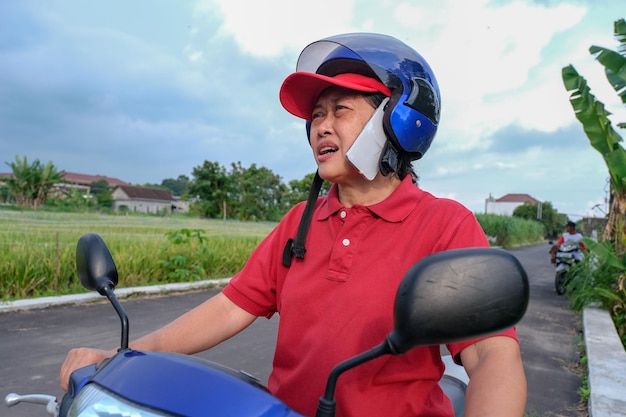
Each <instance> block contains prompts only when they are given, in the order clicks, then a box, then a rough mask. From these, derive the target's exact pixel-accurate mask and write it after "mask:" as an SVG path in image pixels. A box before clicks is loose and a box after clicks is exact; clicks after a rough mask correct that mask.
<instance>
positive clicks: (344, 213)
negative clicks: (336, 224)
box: [339, 211, 348, 219]
mask: <svg viewBox="0 0 626 417" xmlns="http://www.w3.org/2000/svg"><path fill="white" fill-rule="evenodd" d="M339 215H340V216H341V218H342V219H345V218H346V216H347V215H348V213H346V212H345V211H342V212H341V214H339Z"/></svg>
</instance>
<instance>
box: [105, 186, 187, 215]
mask: <svg viewBox="0 0 626 417" xmlns="http://www.w3.org/2000/svg"><path fill="white" fill-rule="evenodd" d="M112 197H113V209H114V210H115V211H118V210H120V209H121V210H128V211H134V212H138V213H155V214H156V213H163V212H165V213H171V212H172V208H175V207H176V203H177V202H176V200H175V199H174V197H172V195H171V194H170V193H169V192H168V191H167V190H162V189H159V188H145V187H136V186H133V185H118V186H117V187H115V189H113V194H112Z"/></svg>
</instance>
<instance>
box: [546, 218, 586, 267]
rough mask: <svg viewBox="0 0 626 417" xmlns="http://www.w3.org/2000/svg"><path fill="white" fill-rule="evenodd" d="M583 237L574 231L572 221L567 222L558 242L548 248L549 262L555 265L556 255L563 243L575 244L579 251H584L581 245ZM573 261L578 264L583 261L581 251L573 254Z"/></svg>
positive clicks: (582, 244)
mask: <svg viewBox="0 0 626 417" xmlns="http://www.w3.org/2000/svg"><path fill="white" fill-rule="evenodd" d="M582 238H583V235H582V234H580V233H579V232H577V231H576V223H574V222H573V221H568V222H567V224H566V225H565V233H563V234H562V235H561V237H560V238H559V240H557V241H556V243H555V244H554V245H552V247H551V248H550V262H552V263H553V264H554V263H556V253H557V252H558V250H559V246H561V245H562V244H563V243H565V242H575V243H578V246H579V247H580V249H586V248H585V244H584V243H582ZM574 259H575V260H576V262H580V261H582V260H583V253H582V251H576V252H575V253H574Z"/></svg>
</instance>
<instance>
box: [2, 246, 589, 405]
mask: <svg viewBox="0 0 626 417" xmlns="http://www.w3.org/2000/svg"><path fill="white" fill-rule="evenodd" d="M547 249H548V246H547V244H546V245H541V246H533V247H528V248H522V249H518V250H514V251H513V253H514V254H515V255H516V256H517V257H518V258H519V259H520V261H521V262H522V264H523V265H524V267H525V268H526V270H527V272H528V274H529V278H530V283H531V300H530V305H529V308H528V312H527V313H526V316H525V317H524V319H523V320H522V321H521V322H520V324H519V326H518V331H519V335H520V339H521V346H522V354H523V356H524V363H525V368H526V373H527V378H528V392H529V395H528V397H529V398H528V404H527V412H528V413H530V414H532V415H533V416H542V417H547V416H568V417H569V416H572V417H574V416H578V414H577V412H576V409H577V404H578V401H579V397H578V394H577V389H578V387H579V386H580V380H579V378H578V377H577V376H576V374H575V373H573V372H572V369H573V367H574V365H575V363H576V361H577V360H578V352H577V341H578V336H577V332H578V331H579V323H578V318H577V315H576V314H575V313H574V312H572V311H569V310H568V309H567V301H566V299H564V298H562V297H559V296H557V295H556V294H555V293H554V287H553V282H552V277H553V272H552V267H551V265H550V263H549V262H548V261H547V259H548V258H547ZM122 281H123V280H122ZM213 293H214V290H206V291H195V292H191V293H186V294H176V295H168V296H162V297H148V298H131V299H126V300H123V305H124V307H125V309H126V311H127V313H128V314H129V316H130V331H131V338H134V337H138V336H140V335H141V334H144V333H146V332H148V331H151V330H152V329H154V328H157V327H158V326H160V325H162V324H164V323H166V322H168V321H169V320H171V319H173V318H175V317H177V316H178V315H180V314H181V313H183V312H184V311H186V310H188V309H189V308H191V307H193V306H195V305H197V304H198V303H200V302H201V301H202V300H204V299H206V297H208V296H210V295H211V294H213ZM276 326H277V319H272V320H266V319H258V320H257V321H256V322H255V323H254V324H253V325H252V327H251V328H249V329H247V330H246V331H245V332H243V333H242V334H240V335H238V336H236V337H234V338H233V339H231V340H228V341H226V342H224V343H223V344H222V345H220V346H218V347H216V348H214V349H211V350H210V351H207V352H204V353H203V354H200V355H198V356H201V357H204V358H207V359H210V360H214V361H216V362H220V363H223V364H225V365H227V366H230V367H233V368H236V369H243V370H245V371H247V372H249V373H251V374H253V375H256V376H257V377H258V378H260V379H261V380H262V381H266V380H267V376H268V373H269V368H270V366H271V357H272V353H273V345H274V340H275V337H276ZM119 342H120V334H119V320H118V319H117V316H116V315H115V314H114V312H113V310H112V308H111V307H110V306H109V305H108V303H106V302H99V303H96V304H89V305H80V306H62V307H54V308H48V309H45V310H31V311H26V312H19V313H6V314H0V397H1V398H2V399H3V398H4V396H5V395H6V394H7V393H9V392H18V393H33V392H37V393H47V394H52V395H56V396H59V397H60V396H61V395H62V392H61V390H60V389H59V388H58V369H59V365H60V363H61V362H62V360H63V358H64V356H65V353H66V352H67V350H68V349H69V348H71V347H74V346H78V345H86V344H89V345H91V346H97V347H102V348H112V347H114V346H117V345H118V344H119ZM2 407H3V406H2V405H0V415H2V416H7V417H27V416H28V417H30V416H38V415H40V416H43V415H45V413H44V410H43V409H42V408H41V407H40V406H35V405H19V406H18V407H16V408H12V409H8V410H7V409H3V408H2Z"/></svg>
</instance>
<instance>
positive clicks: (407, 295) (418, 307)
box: [387, 248, 529, 354]
mask: <svg viewBox="0 0 626 417" xmlns="http://www.w3.org/2000/svg"><path fill="white" fill-rule="evenodd" d="M528 297H529V285H528V277H527V275H526V271H524V268H523V267H522V265H521V264H520V262H519V261H518V260H517V258H515V256H513V255H512V254H510V253H509V252H506V251H504V250H502V249H497V248H467V249H456V250H450V251H445V252H440V253H435V254H433V255H430V256H428V257H426V258H423V259H422V260H421V261H420V262H418V263H416V264H415V265H414V266H413V267H412V268H411V269H409V271H408V272H407V273H406V275H405V277H404V278H403V280H402V282H401V283H400V286H399V288H398V292H397V295H396V300H395V305H394V323H395V324H394V329H393V331H392V332H391V333H390V334H389V335H388V336H387V343H388V344H389V345H390V349H391V350H392V353H393V354H400V353H404V352H406V351H408V350H410V349H412V348H414V347H416V346H426V345H438V344H446V343H452V342H457V341H461V340H464V339H470V338H475V337H480V336H484V335H488V334H490V333H496V332H498V331H501V330H504V329H507V328H510V327H513V326H514V325H515V324H516V323H517V322H518V321H519V320H520V319H521V318H522V317H523V316H524V313H525V312H526V308H527V306H528Z"/></svg>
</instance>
